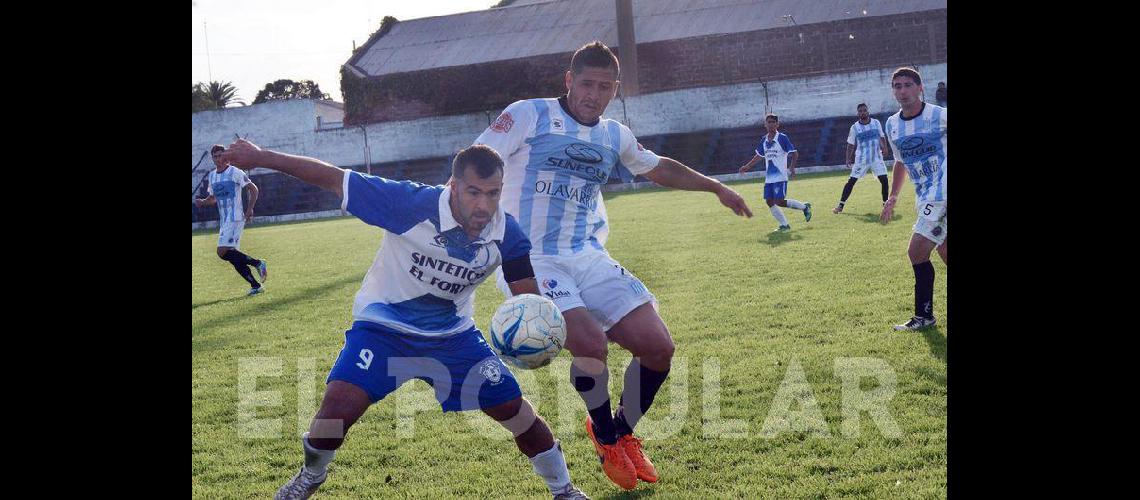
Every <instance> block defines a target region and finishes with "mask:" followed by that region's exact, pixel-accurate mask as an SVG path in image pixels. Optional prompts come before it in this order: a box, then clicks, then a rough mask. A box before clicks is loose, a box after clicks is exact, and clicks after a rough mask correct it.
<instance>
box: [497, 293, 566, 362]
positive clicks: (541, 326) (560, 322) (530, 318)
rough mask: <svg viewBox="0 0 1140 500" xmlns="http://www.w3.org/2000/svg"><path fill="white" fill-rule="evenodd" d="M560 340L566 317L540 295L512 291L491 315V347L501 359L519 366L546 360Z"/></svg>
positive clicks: (562, 341) (554, 353)
mask: <svg viewBox="0 0 1140 500" xmlns="http://www.w3.org/2000/svg"><path fill="white" fill-rule="evenodd" d="M564 344H566V320H565V318H563V317H562V312H561V311H559V310H558V306H556V305H554V302H552V301H551V300H550V299H548V298H546V297H543V296H541V295H534V294H529V293H525V294H521V295H515V296H514V297H511V298H509V299H507V300H506V301H505V302H503V304H502V305H501V306H499V309H498V310H496V311H495V315H494V316H491V347H492V348H493V349H494V350H495V353H496V354H498V355H499V357H500V358H502V360H503V361H506V362H508V363H510V364H512V365H514V366H517V367H519V368H523V369H527V370H530V369H534V368H541V367H543V366H546V365H548V364H550V361H551V360H553V359H554V358H555V357H556V356H558V353H559V352H562V346H563V345H564Z"/></svg>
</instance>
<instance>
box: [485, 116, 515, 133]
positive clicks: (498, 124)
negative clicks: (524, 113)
mask: <svg viewBox="0 0 1140 500" xmlns="http://www.w3.org/2000/svg"><path fill="white" fill-rule="evenodd" d="M514 124H515V119H514V118H511V114H510V113H507V112H503V114H501V115H499V117H498V118H496V119H495V123H492V124H491V130H494V131H495V132H502V133H507V132H510V131H511V127H512V126H514Z"/></svg>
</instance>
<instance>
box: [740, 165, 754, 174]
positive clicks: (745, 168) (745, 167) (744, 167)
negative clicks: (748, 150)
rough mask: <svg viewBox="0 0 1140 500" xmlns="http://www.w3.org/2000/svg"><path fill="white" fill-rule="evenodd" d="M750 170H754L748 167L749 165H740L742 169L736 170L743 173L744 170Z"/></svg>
mask: <svg viewBox="0 0 1140 500" xmlns="http://www.w3.org/2000/svg"><path fill="white" fill-rule="evenodd" d="M749 170H752V169H750V168H748V165H744V166H742V167H740V170H737V171H736V172H737V173H741V174H743V173H744V172H747V171H749Z"/></svg>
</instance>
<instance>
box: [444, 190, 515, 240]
mask: <svg viewBox="0 0 1140 500" xmlns="http://www.w3.org/2000/svg"><path fill="white" fill-rule="evenodd" d="M450 200H451V186H444V188H443V192H441V193H439V232H441V233H445V232H447V231H450V230H452V229H455V228H457V227H459V222H457V221H456V220H455V216H454V215H452V213H451V203H450ZM462 230H463V229H462V228H460V231H462ZM506 232H507V217H506V215H504V213H503V206H502V205H499V206H498V207H497V208H496V209H495V215H493V216H491V223H490V224H487V227H485V228H483V232H481V233H479V239H477V240H475V241H472V242H471V243H477V242H485V241H490V240H495V241H503V235H504V234H506ZM464 234H466V233H464Z"/></svg>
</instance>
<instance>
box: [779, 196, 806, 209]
mask: <svg viewBox="0 0 1140 500" xmlns="http://www.w3.org/2000/svg"><path fill="white" fill-rule="evenodd" d="M784 201H786V202H788V208H791V209H794V210H803V209H804V208H806V205H804V204H803V203H800V202H799V201H797V200H793V199H791V198H788V199H786V200H784Z"/></svg>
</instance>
